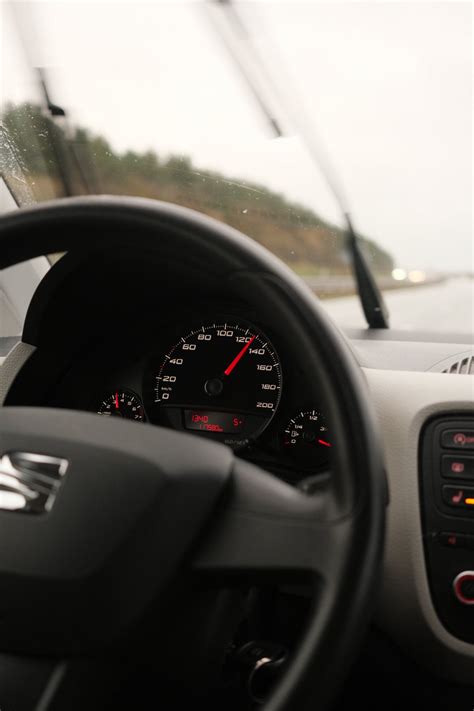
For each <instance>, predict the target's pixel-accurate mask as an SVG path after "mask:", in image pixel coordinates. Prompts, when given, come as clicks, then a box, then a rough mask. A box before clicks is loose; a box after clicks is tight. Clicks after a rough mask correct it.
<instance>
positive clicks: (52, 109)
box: [37, 67, 75, 197]
mask: <svg viewBox="0 0 474 711" xmlns="http://www.w3.org/2000/svg"><path fill="white" fill-rule="evenodd" d="M37 71H38V78H39V83H40V85H41V89H42V91H43V96H44V100H45V103H46V106H47V108H48V111H49V113H50V115H51V118H52V119H53V126H52V130H51V131H49V136H50V139H51V146H52V148H53V152H54V157H55V158H56V164H57V167H58V171H59V175H60V178H61V182H62V184H63V189H64V194H65V196H66V197H71V195H74V192H75V191H74V178H73V176H72V173H71V170H70V167H69V162H68V156H67V149H66V148H65V145H64V140H65V139H64V134H63V131H62V128H61V127H59V126H57V125H56V121H55V119H57V118H58V117H61V118H64V119H65V118H66V112H65V111H64V109H63V108H61V106H58V105H57V104H53V102H52V101H51V99H50V95H49V91H48V87H47V84H46V77H45V73H44V71H43V70H42V69H41V68H39V67H38V69H37ZM56 129H57V130H56Z"/></svg>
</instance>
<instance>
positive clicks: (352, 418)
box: [0, 3, 474, 711]
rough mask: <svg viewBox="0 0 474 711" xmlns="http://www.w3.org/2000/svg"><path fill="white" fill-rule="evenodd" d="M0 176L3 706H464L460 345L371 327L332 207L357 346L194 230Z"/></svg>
mask: <svg viewBox="0 0 474 711" xmlns="http://www.w3.org/2000/svg"><path fill="white" fill-rule="evenodd" d="M223 4H224V5H226V3H223ZM229 5H231V7H232V10H231V12H234V3H229ZM238 21H239V22H240V20H238ZM232 22H234V23H235V17H234V19H233V20H232ZM239 27H241V29H242V27H244V26H243V25H242V26H240V25H239ZM231 29H232V25H231ZM234 29H235V27H234ZM243 76H244V79H245V81H247V82H248V80H249V74H248V68H247V70H245V69H244V70H243ZM45 82H46V79H45V77H44V82H43V88H44V89H45V92H46V94H48V91H46V83H45ZM254 88H255V91H257V93H258V91H259V88H258V87H257V86H255V87H254ZM262 97H263V98H262V103H263V104H264V109H263V110H264V112H265V111H267V109H268V105H265V100H264V99H265V95H264V92H263V93H262ZM51 106H53V108H54V110H55V111H56V115H58V114H59V107H58V106H56V105H54V104H52V101H50V100H49V99H48V109H49V114H48V115H49V116H50V117H53V118H54V111H52V110H51ZM260 108H261V107H260ZM63 113H64V112H63ZM63 118H64V117H63V116H62V115H60V119H61V120H62V119H63ZM11 135H13V136H14V137H15V134H14V133H12V134H11ZM18 140H19V139H18ZM61 140H62V139H61ZM57 146H58V144H56V147H57ZM60 147H61V150H65V147H66V148H67V144H66V143H64V145H61V146H60ZM58 155H59V154H58ZM71 155H72V154H71ZM2 183H3V184H2V190H3V188H5V191H6V194H7V193H8V195H7V197H8V200H9V202H8V206H7V207H6V208H5V210H3V208H2V209H1V214H0V275H1V276H0V279H2V280H1V281H0V296H1V295H2V293H3V295H4V298H5V303H7V305H8V302H10V303H11V304H13V303H14V302H16V303H17V304H21V308H23V310H24V315H23V316H22V317H21V319H20V318H19V321H20V320H21V333H19V334H14V333H10V335H6V334H8V333H9V330H8V328H7V324H8V323H9V321H7V319H11V321H12V323H13V321H14V318H15V314H14V309H13V306H12V307H11V309H10V312H8V311H7V309H6V307H5V310H4V311H2V301H1V300H0V319H2V314H5V315H4V316H3V318H4V326H5V328H4V329H3V330H2V329H1V328H0V711H76V710H77V711H79V709H80V710H81V711H84V710H87V711H89V710H90V711H96V710H97V711H98V710H104V711H106V710H109V709H110V710H112V709H113V710H114V711H122V709H123V710H124V711H125V709H136V710H137V711H141V710H142V709H143V710H144V709H147V710H148V709H154V708H156V709H167V710H168V709H170V711H171V710H174V709H189V708H194V707H196V705H197V707H198V708H203V709H206V710H207V711H213V710H214V709H215V710H216V711H217V709H219V710H222V709H225V710H226V711H256V710H257V709H262V711H306V710H307V711H310V710H312V709H318V710H319V709H328V711H329V710H330V709H331V710H333V711H348V709H352V708H354V706H360V707H361V708H364V709H384V710H387V711H392V710H393V711H395V709H397V710H398V709H400V708H403V707H404V706H405V707H408V708H415V707H418V706H423V707H425V708H429V709H430V710H431V711H438V710H439V711H442V710H444V709H446V710H448V709H449V710H450V711H451V710H452V711H471V710H472V708H473V707H474V383H473V377H474V350H473V347H474V346H473V344H474V330H473V329H471V330H470V332H466V331H462V330H460V331H459V332H456V331H449V330H448V331H443V330H436V329H427V330H424V329H422V328H420V329H417V330H410V331H408V330H403V329H400V328H390V327H389V318H390V317H389V313H388V309H387V306H386V304H385V300H384V296H385V293H386V290H385V289H381V288H380V287H379V285H378V282H377V278H375V277H374V274H373V270H372V268H371V264H372V262H371V261H370V259H368V258H367V252H366V250H365V249H364V248H363V246H361V244H362V240H360V239H359V237H358V235H357V233H356V231H355V228H354V227H353V224H352V221H351V218H350V216H349V214H346V215H345V223H344V224H345V227H344V229H343V232H341V234H343V235H344V239H347V242H345V244H346V250H347V251H346V254H347V255H348V259H349V260H350V264H351V269H352V271H353V274H354V282H355V284H356V297H357V299H358V300H360V304H361V307H360V308H361V311H362V313H363V314H364V316H365V319H366V321H367V325H366V326H364V327H360V328H359V327H358V326H351V327H344V328H342V327H341V326H340V325H339V324H338V323H336V321H335V320H334V319H333V318H332V317H331V315H330V313H328V312H327V311H326V309H325V308H324V305H323V301H321V300H320V299H318V298H317V297H316V296H315V293H314V290H313V289H312V288H311V286H310V285H309V284H308V280H305V279H303V278H301V275H299V274H298V273H295V270H294V269H292V268H290V267H289V266H288V264H285V263H284V261H283V259H282V258H281V255H279V254H278V253H272V251H271V250H270V249H269V248H267V246H265V244H264V243H263V242H262V240H260V242H261V243H260V244H259V240H256V239H253V238H251V236H247V235H246V234H244V231H243V230H242V229H237V228H236V227H235V225H234V223H233V222H232V220H229V221H228V222H226V221H225V220H223V219H220V218H216V217H215V216H213V214H212V211H211V210H206V209H202V210H198V209H192V208H191V207H189V206H188V205H187V204H185V203H183V204H179V203H177V202H175V201H173V200H166V199H155V198H154V197H153V198H152V197H149V196H146V195H145V196H143V195H137V194H130V195H128V194H116V195H112V194H110V195H104V194H95V193H94V191H90V193H89V194H84V193H85V191H83V192H82V193H81V192H80V191H77V192H76V191H71V192H70V193H69V194H67V193H66V191H65V192H64V194H63V195H62V196H61V197H58V198H56V199H48V200H39V201H35V202H30V203H28V204H21V201H20V200H18V198H17V193H16V191H15V189H14V187H15V182H14V181H13V180H12V179H11V176H10V178H7V177H6V174H5V175H4V171H2ZM262 199H263V198H262ZM343 212H344V210H343ZM206 213H207V214H206ZM239 224H240V223H239ZM471 252H472V249H471ZM471 257H472V253H471ZM41 260H45V261H44V263H43V262H42V261H41ZM471 261H472V260H471ZM44 265H47V266H44ZM290 266H291V265H290ZM471 266H472V265H471ZM470 268H471V267H470V266H468V267H467V271H466V273H467V272H468V271H469V269H470ZM22 270H23V271H22ZM28 270H30V271H28ZM472 278H473V277H472V272H469V274H468V276H467V277H466V276H465V275H464V276H463V279H467V280H468V281H469V283H470V284H471V283H472ZM24 281H26V282H28V284H29V287H28V288H29V291H28V292H27V297H26V296H24V295H23V292H21V294H20V291H21V289H20V285H22V284H23V282H24ZM344 288H345V286H344ZM410 288H411V289H412V290H413V293H416V291H417V290H423V289H428V288H430V287H429V286H412V287H410ZM470 288H471V290H472V287H470ZM2 290H3V291H2ZM407 291H408V288H407ZM382 292H383V293H382ZM17 293H18V294H19V295H18V296H16V294H17ZM414 298H415V297H414ZM21 308H20V306H18V309H19V310H21ZM433 308H437V305H436V304H434V305H433ZM464 308H465V310H466V311H470V313H471V315H472V313H473V303H471V304H465V307H464ZM8 314H10V315H8ZM471 321H472V319H471ZM1 325H2V324H0V326H1ZM472 325H473V326H474V322H473V324H472ZM10 331H14V328H13V327H11V328H10Z"/></svg>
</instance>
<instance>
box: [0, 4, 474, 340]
mask: <svg viewBox="0 0 474 711" xmlns="http://www.w3.org/2000/svg"><path fill="white" fill-rule="evenodd" d="M236 5H237V6H238V5H239V4H236ZM242 6H243V10H244V13H243V17H244V20H245V21H246V22H247V23H248V26H249V27H251V28H252V36H251V38H250V40H251V41H250V42H249V41H248V40H247V39H246V40H245V41H244V42H240V47H239V48H238V49H239V51H240V56H239V57H237V61H236V56H235V47H234V48H232V47H231V44H232V41H233V39H235V37H232V36H231V35H232V27H230V30H229V27H227V29H226V28H225V27H223V26H222V24H219V22H217V23H216V17H214V16H213V13H212V8H210V7H209V4H208V3H202V2H173V3H162V2H154V3H147V4H140V3H133V4H132V3H127V2H95V3H85V2H83V3H74V2H65V1H64V2H62V3H58V2H55V3H47V2H34V3H23V2H21V3H9V4H8V5H5V4H4V5H3V6H2V19H3V22H2V28H3V30H2V55H3V56H2V66H3V67H4V70H3V75H4V77H3V78H2V79H3V81H2V84H3V87H2V162H1V171H2V176H3V177H4V179H5V181H6V183H7V184H8V186H9V188H10V190H11V191H12V192H13V193H14V194H15V196H16V198H17V200H18V201H19V202H20V204H29V203H31V202H34V201H39V200H44V199H49V198H51V197H53V196H56V197H60V196H65V195H68V194H84V193H108V194H119V195H120V194H124V195H125V194H129V195H141V196H145V197H150V198H157V199H161V200H168V201H171V202H174V203H178V204H181V205H186V206H189V207H192V208H195V209H197V210H200V211H202V212H206V213H207V214H210V215H212V216H213V217H216V218H217V219H220V220H222V221H224V222H226V223H228V224H231V225H233V226H235V227H237V228H238V229H240V230H241V231H243V232H244V233H246V234H248V235H249V236H251V237H253V238H254V239H256V240H257V241H259V242H261V243H262V244H263V245H264V246H265V247H267V248H268V249H270V250H271V251H272V252H274V253H275V254H277V255H278V256H279V257H280V258H281V259H283V260H284V261H285V262H286V263H287V264H288V265H289V266H290V267H291V268H292V269H294V270H295V271H296V272H297V273H299V274H300V275H301V276H302V277H303V278H304V279H305V280H306V281H307V283H308V284H309V286H310V287H311V288H312V289H313V290H314V291H315V293H316V294H318V296H320V297H321V298H322V299H323V303H324V305H325V306H326V308H328V310H329V312H330V313H331V314H332V316H333V317H334V318H336V320H337V321H338V322H339V323H340V324H341V325H343V326H349V327H363V326H365V320H364V317H363V314H362V310H361V307H360V303H359V300H358V299H357V298H356V297H355V296H354V293H355V288H356V287H355V284H354V279H353V276H352V266H351V257H350V255H349V254H348V252H347V250H346V238H345V237H346V235H345V230H346V223H345V218H344V214H343V213H344V211H345V210H346V203H344V204H343V205H342V207H341V200H340V199H339V200H338V199H336V197H338V198H340V197H341V195H344V198H343V199H344V201H346V200H347V205H348V208H347V209H350V212H351V216H352V219H353V221H354V224H355V227H356V230H357V233H358V234H359V235H360V236H361V238H362V247H363V251H364V253H365V255H366V257H367V260H368V262H369V265H370V268H371V270H372V272H373V273H374V275H375V277H376V280H377V282H378V284H379V286H380V287H381V289H382V290H383V292H384V297H385V300H386V302H387V305H388V308H389V311H390V316H391V326H392V327H395V328H403V329H416V330H448V331H457V332H461V333H462V332H464V333H466V332H471V331H472V330H473V311H472V309H473V307H472V304H473V284H474V282H473V245H472V178H471V163H472V158H471V156H472V138H471V127H472V105H471V98H472V96H471V87H472V62H471V52H472V24H471V4H470V3H455V4H450V3H429V2H420V3H416V2H415V3H398V2H394V3H376V2H367V3H352V2H346V3H339V2H332V3H321V2H312V3H308V2H306V3H297V2H291V3H290V2H287V3H285V2H279V3H272V2H253V3H248V2H247V3H243V4H242ZM234 29H235V28H234ZM226 32H227V34H226ZM229 32H230V34H229ZM237 34H238V33H237ZM237 40H238V38H237ZM255 49H256V50H257V51H258V52H259V57H260V59H261V60H262V62H263V68H264V72H263V75H262V73H261V72H260V75H258V71H256V69H257V70H258V69H259V67H258V66H257V67H256V68H255V65H252V63H250V64H247V66H246V71H247V73H249V72H250V73H251V72H255V76H254V77H253V78H252V81H253V79H255V85H254V86H249V82H248V77H246V76H245V71H242V60H243V61H244V62H246V61H247V60H248V59H249V58H251V57H252V52H254V51H255ZM239 60H240V64H239ZM37 68H42V71H41V73H40V72H38V69H37ZM262 76H263V79H262ZM275 81H276V83H277V84H278V87H277V88H278V92H277V93H276V94H275V92H273V95H272V92H271V91H270V92H268V91H267V90H268V89H269V88H270V89H271V88H272V86H274V83H275ZM265 82H266V83H265ZM255 89H256V91H255ZM47 101H49V103H50V106H49V110H48V109H47ZM262 101H263V104H264V105H263V107H262V105H261V104H262ZM59 109H64V112H65V113H66V116H63V115H62V113H63V112H62V111H60V110H59ZM268 109H270V114H269V113H268ZM302 117H303V118H304V127H306V130H307V131H308V130H309V132H310V136H309V140H310V142H311V141H312V140H313V138H314V137H315V136H316V137H317V142H318V145H319V146H320V147H321V150H320V154H319V156H318V157H319V158H320V161H319V165H317V164H316V162H315V160H314V157H315V156H314V151H311V150H310V148H311V146H309V145H308V133H306V135H305V134H304V131H303V132H301V131H300V130H299V129H300V128H301V126H302V123H301V121H300V119H301V118H302ZM292 119H293V120H292ZM294 119H296V120H294ZM280 120H281V122H282V125H281V127H280V125H279V122H280ZM275 124H276V125H275ZM308 127H309V129H308ZM280 128H281V130H279V129H280ZM279 134H280V135H279ZM281 134H283V135H281ZM328 164H329V165H330V166H331V167H330V168H329V169H328V168H327V166H328ZM321 166H322V167H323V171H321V170H320V167H321ZM328 174H329V178H330V180H329V184H331V181H332V179H333V177H334V175H336V176H337V182H338V190H337V191H336V192H337V195H336V196H335V195H334V191H333V190H331V188H330V187H329V186H328V181H327V178H328Z"/></svg>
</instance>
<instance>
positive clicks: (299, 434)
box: [283, 410, 332, 461]
mask: <svg viewBox="0 0 474 711" xmlns="http://www.w3.org/2000/svg"><path fill="white" fill-rule="evenodd" d="M283 444H284V446H285V447H286V448H287V449H288V451H289V452H290V453H291V454H293V455H295V456H297V457H299V458H301V459H303V458H304V459H307V460H308V461H311V460H313V461H316V460H321V461H324V460H327V459H329V452H330V451H331V447H332V441H331V436H330V433H329V431H328V427H327V424H326V420H325V418H324V415H323V414H322V413H321V412H320V411H319V410H306V411H302V412H299V413H298V414H297V415H296V417H293V419H291V420H290V421H289V423H288V425H287V427H286V428H285V431H284V436H283Z"/></svg>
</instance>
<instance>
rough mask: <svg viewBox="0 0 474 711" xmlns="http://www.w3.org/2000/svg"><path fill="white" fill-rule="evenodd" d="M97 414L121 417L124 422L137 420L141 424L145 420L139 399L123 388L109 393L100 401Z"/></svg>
mask: <svg viewBox="0 0 474 711" xmlns="http://www.w3.org/2000/svg"><path fill="white" fill-rule="evenodd" d="M97 412H98V414H99V415H108V416H109V417H123V418H125V419H126V420H138V421H139V422H143V420H144V419H145V413H144V410H143V405H142V402H141V400H140V398H139V397H138V395H135V393H134V392H132V391H131V390H126V389H125V388H120V389H117V390H114V391H113V392H111V393H110V394H109V395H108V396H107V397H106V398H104V400H102V402H101V404H100V406H99V408H98V410H97Z"/></svg>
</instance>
